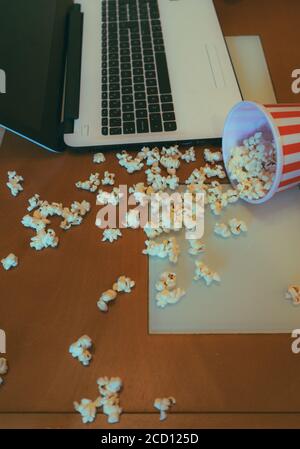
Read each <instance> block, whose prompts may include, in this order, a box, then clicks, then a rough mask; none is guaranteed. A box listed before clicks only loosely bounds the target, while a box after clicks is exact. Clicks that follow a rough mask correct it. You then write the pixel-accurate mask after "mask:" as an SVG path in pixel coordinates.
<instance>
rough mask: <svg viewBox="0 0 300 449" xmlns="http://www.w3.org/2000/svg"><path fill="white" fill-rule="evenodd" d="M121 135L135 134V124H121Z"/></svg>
mask: <svg viewBox="0 0 300 449" xmlns="http://www.w3.org/2000/svg"><path fill="white" fill-rule="evenodd" d="M123 133H124V134H134V133H135V123H134V122H125V123H123Z"/></svg>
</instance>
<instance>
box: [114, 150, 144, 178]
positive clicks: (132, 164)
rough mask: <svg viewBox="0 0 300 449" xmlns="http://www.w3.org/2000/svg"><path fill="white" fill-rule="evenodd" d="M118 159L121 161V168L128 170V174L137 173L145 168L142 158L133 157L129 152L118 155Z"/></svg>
mask: <svg viewBox="0 0 300 449" xmlns="http://www.w3.org/2000/svg"><path fill="white" fill-rule="evenodd" d="M117 158H118V159H119V164H120V165H121V167H124V168H126V170H127V172H128V173H134V172H136V171H139V170H141V169H142V168H143V167H144V164H143V162H142V159H143V156H142V157H139V156H137V157H135V158H134V157H133V156H131V155H130V154H128V153H127V151H122V152H121V153H118V154H117Z"/></svg>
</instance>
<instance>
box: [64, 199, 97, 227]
mask: <svg viewBox="0 0 300 449" xmlns="http://www.w3.org/2000/svg"><path fill="white" fill-rule="evenodd" d="M90 209H91V205H90V203H88V202H87V201H82V202H81V203H79V202H78V201H74V203H73V204H72V205H71V209H69V208H68V207H65V208H63V212H62V217H63V218H64V220H63V221H62V222H61V224H60V227H61V228H62V229H64V230H65V231H66V230H68V229H70V228H71V227H72V226H78V225H80V224H81V223H82V220H83V217H84V216H85V215H86V214H87V213H88V212H89V211H90Z"/></svg>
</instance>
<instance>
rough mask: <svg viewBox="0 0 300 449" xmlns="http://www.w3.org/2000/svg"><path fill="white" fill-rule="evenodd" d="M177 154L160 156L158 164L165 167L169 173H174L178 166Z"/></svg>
mask: <svg viewBox="0 0 300 449" xmlns="http://www.w3.org/2000/svg"><path fill="white" fill-rule="evenodd" d="M179 157H180V156H179V155H178V154H174V155H165V156H162V157H161V158H160V164H161V165H162V166H163V167H164V168H166V169H167V172H168V173H169V175H174V174H175V173H176V170H177V169H178V168H179V167H180V159H179Z"/></svg>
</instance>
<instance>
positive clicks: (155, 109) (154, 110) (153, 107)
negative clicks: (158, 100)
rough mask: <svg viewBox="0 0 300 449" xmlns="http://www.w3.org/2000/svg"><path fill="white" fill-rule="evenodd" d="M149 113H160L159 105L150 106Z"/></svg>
mask: <svg viewBox="0 0 300 449" xmlns="http://www.w3.org/2000/svg"><path fill="white" fill-rule="evenodd" d="M149 112H160V106H159V104H149Z"/></svg>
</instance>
